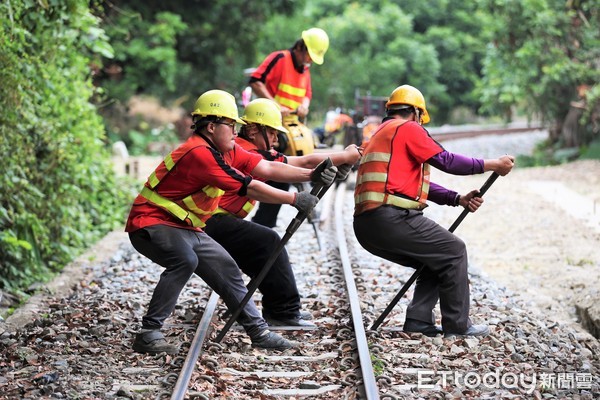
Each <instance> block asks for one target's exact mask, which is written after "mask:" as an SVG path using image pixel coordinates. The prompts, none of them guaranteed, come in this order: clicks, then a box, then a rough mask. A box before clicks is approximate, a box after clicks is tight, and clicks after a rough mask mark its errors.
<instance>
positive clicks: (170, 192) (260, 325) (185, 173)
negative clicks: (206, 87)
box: [126, 90, 337, 354]
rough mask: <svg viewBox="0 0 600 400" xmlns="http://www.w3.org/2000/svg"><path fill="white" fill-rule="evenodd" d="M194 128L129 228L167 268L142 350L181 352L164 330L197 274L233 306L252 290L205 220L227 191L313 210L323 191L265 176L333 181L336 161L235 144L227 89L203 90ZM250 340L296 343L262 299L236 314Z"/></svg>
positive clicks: (233, 109) (138, 203)
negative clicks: (294, 187)
mask: <svg viewBox="0 0 600 400" xmlns="http://www.w3.org/2000/svg"><path fill="white" fill-rule="evenodd" d="M192 115H193V120H194V134H193V135H192V136H191V137H190V138H189V139H188V140H187V141H186V142H185V143H183V144H182V145H180V146H179V147H178V148H177V149H175V150H174V151H173V152H171V153H170V154H169V155H168V156H167V157H166V158H165V159H164V161H163V162H161V163H160V165H159V166H158V167H157V168H156V170H155V171H154V172H153V173H152V174H151V175H150V177H149V178H148V181H147V182H146V183H145V185H144V188H143V189H142V192H141V193H140V194H139V195H138V196H137V198H136V199H135V201H134V203H133V206H132V208H131V211H130V214H129V218H128V220H127V225H126V231H127V232H129V237H130V240H131V243H132V244H133V247H134V248H135V249H136V250H137V251H139V252H140V253H141V254H143V255H145V256H146V257H148V258H149V259H150V260H152V261H153V262H155V263H157V264H159V265H161V266H162V267H163V268H165V270H164V271H163V273H162V274H161V276H160V279H159V281H158V284H157V285H156V288H155V289H154V293H153V295H152V299H151V300H150V305H149V306H148V310H147V313H146V315H145V316H144V317H143V318H142V329H141V331H140V333H139V334H137V336H136V338H135V341H134V343H133V349H134V350H135V351H137V352H140V353H152V354H154V353H159V352H163V351H164V352H167V353H176V352H177V351H178V347H177V346H175V345H172V344H169V343H168V342H167V341H166V340H165V338H164V336H163V334H162V333H161V332H160V329H161V327H162V326H163V324H164V321H165V319H166V318H168V317H169V316H170V315H171V313H172V312H173V310H174V308H175V305H176V303H177V298H178V297H179V293H180V292H181V290H182V289H183V287H184V286H185V284H186V282H187V281H188V280H189V278H190V277H191V276H192V274H194V273H195V274H196V275H198V276H199V277H200V278H202V279H203V280H204V281H205V282H206V283H207V284H208V285H209V286H210V287H211V288H212V289H213V290H215V291H216V292H217V293H218V294H219V296H221V298H222V299H223V301H224V302H225V304H226V305H227V307H228V308H229V309H231V310H234V309H236V308H237V307H238V305H239V303H240V301H241V300H242V299H243V298H244V296H245V295H246V293H247V290H246V286H245V285H244V281H243V279H242V275H241V272H240V270H239V268H238V266H237V265H236V263H235V261H234V260H233V258H232V257H231V256H230V255H229V254H228V253H227V251H226V250H225V249H223V247H221V245H219V244H218V243H216V242H215V241H214V240H213V239H211V238H210V236H208V235H207V234H206V233H205V232H203V230H202V229H203V228H204V227H205V224H206V221H207V220H208V218H209V217H210V216H211V215H212V213H213V212H214V211H215V210H216V208H217V205H218V203H219V200H220V198H221V196H222V195H223V193H225V192H226V191H234V192H237V193H239V194H240V195H244V196H248V197H249V198H252V199H256V200H260V201H268V202H276V203H282V204H291V205H293V206H294V207H296V208H297V209H299V210H301V211H303V212H310V210H312V208H313V207H314V206H315V205H316V203H317V201H318V198H317V197H316V196H313V195H311V194H310V193H308V192H300V193H297V194H294V193H290V192H284V191H281V190H277V189H274V188H272V187H270V186H268V185H266V184H264V183H263V182H261V181H259V180H254V179H252V176H251V174H252V175H255V176H260V177H263V178H265V179H278V180H289V181H296V182H303V181H306V180H311V181H313V182H316V183H324V184H329V183H331V182H333V179H335V174H336V172H337V169H336V168H335V167H331V168H328V169H324V168H322V167H321V168H316V169H314V170H310V169H304V168H296V167H292V166H289V165H285V164H283V163H273V162H268V161H265V160H263V158H262V157H261V156H259V155H258V154H253V153H249V152H247V151H245V150H244V149H242V148H241V147H240V146H238V145H236V144H235V140H234V139H235V136H236V129H235V125H236V123H240V124H243V123H244V122H243V121H242V120H240V119H239V117H238V110H237V105H236V103H235V99H234V97H233V96H232V95H231V94H229V93H227V92H224V91H221V90H210V91H208V92H206V93H204V94H202V95H201V96H200V97H199V98H198V100H197V101H196V104H195V109H194V111H193V113H192ZM238 322H239V323H240V324H241V325H242V326H243V328H244V329H245V331H246V333H247V334H248V336H250V339H251V340H252V346H254V347H259V348H266V349H286V348H289V347H291V343H290V342H289V341H287V340H286V339H284V338H283V337H281V336H279V335H278V334H276V333H274V332H270V331H269V330H268V329H267V323H266V322H265V320H264V319H263V318H262V317H261V316H260V313H259V311H258V309H257V308H256V305H255V304H254V303H253V302H248V304H246V306H245V307H244V309H243V312H242V313H241V314H240V317H239V318H238Z"/></svg>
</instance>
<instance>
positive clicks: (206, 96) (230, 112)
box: [192, 89, 246, 125]
mask: <svg viewBox="0 0 600 400" xmlns="http://www.w3.org/2000/svg"><path fill="white" fill-rule="evenodd" d="M192 115H197V116H199V117H207V116H209V115H214V116H217V117H225V118H230V119H233V120H235V121H236V122H237V123H239V124H242V125H245V124H246V123H245V122H244V121H242V120H241V119H240V118H239V114H238V108H237V104H235V97H233V95H232V94H230V93H227V92H225V91H223V90H217V89H215V90H209V91H208V92H204V93H202V94H201V95H200V97H198V100H196V104H194V111H192Z"/></svg>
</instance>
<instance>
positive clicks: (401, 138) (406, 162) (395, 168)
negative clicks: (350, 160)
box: [365, 119, 443, 199]
mask: <svg viewBox="0 0 600 400" xmlns="http://www.w3.org/2000/svg"><path fill="white" fill-rule="evenodd" d="M394 121H396V120H394V119H391V120H388V121H386V122H384V123H383V124H382V125H381V127H380V128H379V129H378V131H377V133H375V135H373V137H372V138H371V141H369V144H368V145H367V149H365V151H368V149H369V147H370V146H371V144H372V143H373V140H374V139H375V138H376V137H377V135H378V133H379V132H381V131H382V130H383V129H394V130H395V132H394V133H393V136H392V143H391V151H390V154H391V159H390V162H389V167H388V182H387V185H386V190H387V191H388V192H389V193H394V194H403V195H405V196H407V197H409V198H411V199H414V198H415V197H416V196H418V194H419V193H418V192H419V188H420V187H421V168H422V164H423V163H424V162H426V161H427V160H429V159H430V158H431V157H433V156H434V155H436V154H438V153H439V152H441V151H442V150H443V148H442V147H441V146H440V145H439V144H438V143H437V142H436V141H435V140H433V139H432V138H431V137H430V136H429V135H428V134H427V131H426V130H425V129H424V128H423V127H422V126H421V125H419V124H418V123H416V122H414V121H409V122H406V123H404V124H403V125H401V126H399V127H394V125H395V122H394ZM375 143H377V140H375Z"/></svg>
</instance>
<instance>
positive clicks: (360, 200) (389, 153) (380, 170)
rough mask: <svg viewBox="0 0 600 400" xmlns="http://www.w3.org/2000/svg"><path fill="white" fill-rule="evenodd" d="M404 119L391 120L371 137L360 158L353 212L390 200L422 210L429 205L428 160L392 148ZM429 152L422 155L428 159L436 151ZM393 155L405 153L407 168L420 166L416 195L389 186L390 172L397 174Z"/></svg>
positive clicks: (363, 210) (358, 212) (406, 206)
mask: <svg viewBox="0 0 600 400" xmlns="http://www.w3.org/2000/svg"><path fill="white" fill-rule="evenodd" d="M403 124H404V121H399V122H396V120H390V121H386V122H385V123H383V124H382V125H381V126H380V127H379V129H378V131H377V132H376V133H375V134H374V135H373V137H372V138H371V140H370V142H369V144H368V146H367V148H366V149H365V152H364V154H363V156H362V158H361V160H360V165H359V168H358V172H357V177H356V188H355V190H354V205H355V206H354V215H359V214H361V213H363V212H365V211H367V210H372V209H375V208H377V207H380V206H382V205H385V204H388V205H392V206H396V207H400V208H406V209H413V210H422V209H423V208H425V207H427V204H426V201H427V194H428V192H429V170H430V167H429V164H427V163H422V164H420V163H416V162H415V161H414V160H410V159H408V158H409V157H404V155H399V154H395V153H394V151H393V150H392V149H393V145H394V140H395V138H396V135H402V134H403V132H402V128H401V126H402V125H403ZM427 150H428V151H429V152H433V154H431V155H429V153H425V154H427V155H426V156H424V157H423V158H425V159H429V158H430V157H431V156H433V155H434V154H435V150H434V149H427ZM393 157H403V158H406V159H403V160H399V162H402V163H403V164H404V166H405V167H406V168H410V169H412V170H414V169H415V168H417V169H419V171H417V173H418V180H417V182H416V183H417V184H418V187H417V188H416V189H417V190H416V193H417V195H416V196H415V197H409V196H406V195H405V194H403V193H394V192H392V191H390V189H389V180H390V174H393V173H395V174H398V172H397V171H392V170H390V166H391V165H392V158H393Z"/></svg>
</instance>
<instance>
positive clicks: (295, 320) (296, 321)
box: [263, 313, 316, 327]
mask: <svg viewBox="0 0 600 400" xmlns="http://www.w3.org/2000/svg"><path fill="white" fill-rule="evenodd" d="M263 316H264V318H265V321H267V324H269V325H270V326H305V327H315V326H316V325H315V324H313V323H312V322H310V321H307V320H305V319H304V318H302V313H300V315H298V316H296V317H291V318H278V317H271V316H268V315H264V314H263Z"/></svg>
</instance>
